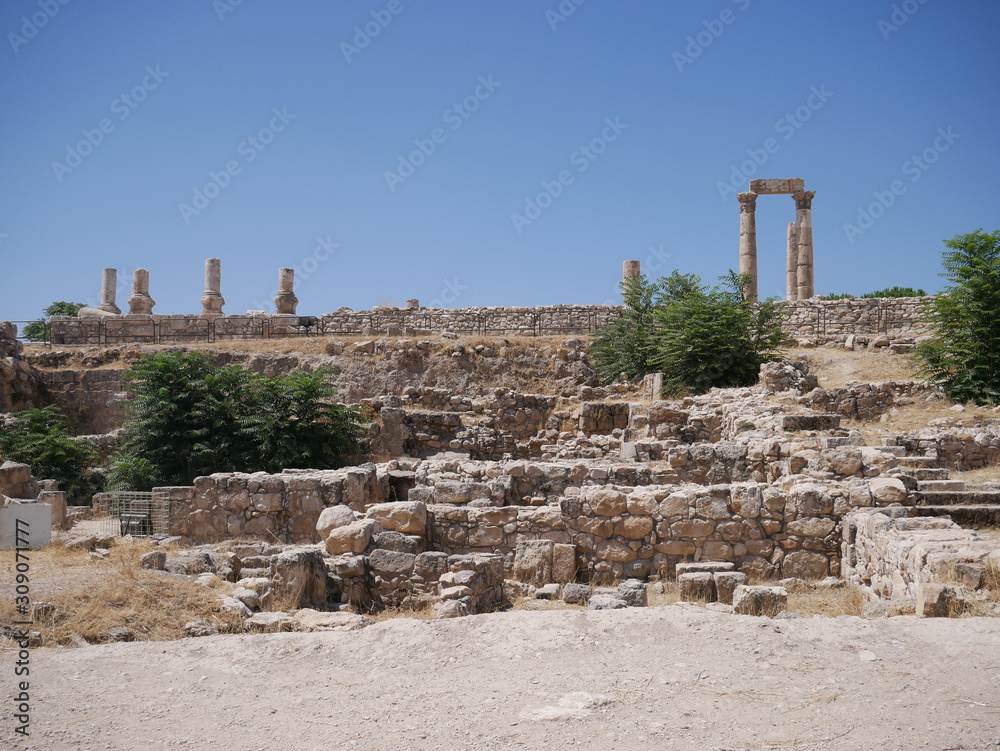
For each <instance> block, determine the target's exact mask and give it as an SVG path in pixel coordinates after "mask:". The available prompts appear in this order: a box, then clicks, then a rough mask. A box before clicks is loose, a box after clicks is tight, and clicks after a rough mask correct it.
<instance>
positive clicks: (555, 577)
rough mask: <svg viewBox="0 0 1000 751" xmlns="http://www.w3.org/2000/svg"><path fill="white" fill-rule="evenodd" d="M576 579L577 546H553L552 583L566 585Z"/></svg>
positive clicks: (564, 544) (560, 544)
mask: <svg viewBox="0 0 1000 751" xmlns="http://www.w3.org/2000/svg"><path fill="white" fill-rule="evenodd" d="M574 579H576V545H569V544H566V543H556V544H555V545H553V546H552V581H554V582H558V583H559V584H566V583H568V582H572V581H573V580H574Z"/></svg>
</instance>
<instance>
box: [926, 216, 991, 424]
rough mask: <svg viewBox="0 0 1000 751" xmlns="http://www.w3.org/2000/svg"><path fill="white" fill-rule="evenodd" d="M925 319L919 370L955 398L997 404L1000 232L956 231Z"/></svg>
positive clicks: (960, 400) (944, 259)
mask: <svg viewBox="0 0 1000 751" xmlns="http://www.w3.org/2000/svg"><path fill="white" fill-rule="evenodd" d="M945 245H946V246H947V247H949V248H951V250H950V251H944V254H943V255H944V258H943V261H942V265H943V266H944V272H943V273H942V276H944V277H945V278H947V279H948V280H949V282H951V284H950V285H949V286H948V288H947V289H946V290H945V291H944V293H942V294H940V295H938V296H937V297H936V298H934V301H933V302H932V303H931V305H930V307H929V309H928V313H927V320H928V322H929V323H930V324H931V325H932V326H933V330H934V336H933V339H932V340H930V341H928V342H925V343H923V344H921V345H920V346H919V347H918V349H917V353H918V355H919V357H920V358H921V360H922V374H923V375H924V376H925V377H926V378H927V379H928V380H929V381H930V382H931V383H932V384H934V385H935V386H937V387H939V388H940V389H942V390H943V391H944V392H945V393H946V394H947V395H948V396H950V397H951V398H952V399H954V400H955V401H958V402H975V403H977V404H998V403H1000V230H997V231H995V232H992V233H986V232H983V231H982V230H981V229H979V230H976V231H975V232H972V233H970V234H966V235H955V237H953V238H952V239H951V240H949V241H948V242H946V243H945Z"/></svg>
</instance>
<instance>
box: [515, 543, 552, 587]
mask: <svg viewBox="0 0 1000 751" xmlns="http://www.w3.org/2000/svg"><path fill="white" fill-rule="evenodd" d="M553 547H554V544H553V542H552V541H551V540H522V541H521V542H519V543H518V545H517V550H516V551H515V553H514V578H515V579H517V580H518V581H522V582H525V583H526V584H532V585H534V586H536V587H541V586H542V585H544V584H549V583H550V582H551V581H552V550H553Z"/></svg>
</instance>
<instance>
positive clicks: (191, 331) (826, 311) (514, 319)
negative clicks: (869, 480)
mask: <svg viewBox="0 0 1000 751" xmlns="http://www.w3.org/2000/svg"><path fill="white" fill-rule="evenodd" d="M931 299H932V298H930V297H915V298H883V299H868V300H818V299H815V298H814V299H810V300H800V301H797V302H790V303H786V304H785V305H786V310H788V312H789V317H788V321H787V324H786V326H785V328H786V330H787V331H788V333H789V334H790V335H791V336H793V337H796V338H802V339H810V340H812V341H814V342H829V341H839V342H843V341H844V340H845V339H846V338H847V337H848V336H849V335H854V336H856V337H866V338H867V337H872V338H874V337H879V336H886V337H889V338H900V337H914V336H919V335H921V334H924V333H927V327H926V325H925V324H924V323H922V322H921V320H920V315H921V312H922V310H923V309H924V308H925V306H926V305H927V303H928V302H929V301H930V300H931ZM620 315H621V307H620V306H617V305H549V306H538V307H528V308H525V307H482V308H374V309H372V310H360V311H354V310H350V309H347V308H341V309H340V310H338V311H336V312H333V313H327V314H326V315H324V316H322V317H320V318H319V319H318V320H316V319H313V320H315V321H316V323H315V324H313V323H312V322H311V321H310V319H308V318H307V317H302V318H300V317H297V316H249V315H241V316H224V317H220V318H216V319H211V320H210V319H206V318H203V317H201V316H196V315H187V316H158V315H153V316H136V315H126V316H105V317H101V318H90V319H78V318H69V317H61V316H57V317H53V318H52V321H51V327H52V342H53V343H54V344H114V343H120V342H124V341H135V342H140V341H145V342H161V341H162V342H181V341H189V342H196V341H217V340H226V339H253V338H256V339H260V338H269V337H279V336H292V335H302V334H305V333H319V334H325V335H334V336H336V335H360V336H413V335H430V334H437V333H441V332H451V333H454V334H462V335H477V336H558V335H585V334H591V333H593V332H594V331H596V330H597V329H598V328H599V327H600V326H604V325H606V324H607V323H609V322H610V321H612V320H614V319H616V318H617V317H618V316H620ZM305 324H307V325H305Z"/></svg>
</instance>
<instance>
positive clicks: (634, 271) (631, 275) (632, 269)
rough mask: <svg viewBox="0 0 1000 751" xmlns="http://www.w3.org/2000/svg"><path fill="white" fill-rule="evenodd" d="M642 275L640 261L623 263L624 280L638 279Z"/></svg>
mask: <svg viewBox="0 0 1000 751" xmlns="http://www.w3.org/2000/svg"><path fill="white" fill-rule="evenodd" d="M641 275H642V267H641V265H640V263H639V261H623V262H622V280H625V279H638V278H639V277H640V276H641Z"/></svg>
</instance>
